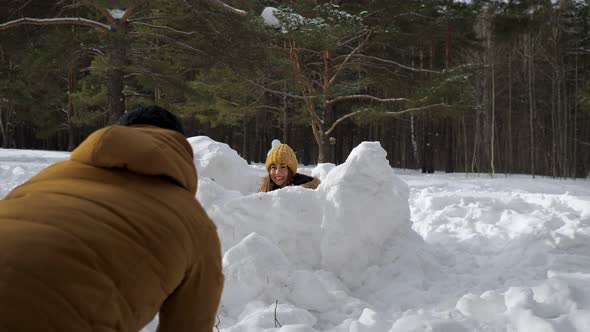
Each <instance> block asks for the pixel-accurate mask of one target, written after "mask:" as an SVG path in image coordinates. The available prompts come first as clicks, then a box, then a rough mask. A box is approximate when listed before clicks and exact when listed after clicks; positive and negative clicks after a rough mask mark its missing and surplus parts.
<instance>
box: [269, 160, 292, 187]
mask: <svg viewBox="0 0 590 332" xmlns="http://www.w3.org/2000/svg"><path fill="white" fill-rule="evenodd" d="M269 174H270V179H271V180H272V182H274V183H275V184H276V185H277V186H279V187H283V186H284V185H285V183H286V182H287V178H288V177H289V168H287V165H285V164H272V165H270V170H269Z"/></svg>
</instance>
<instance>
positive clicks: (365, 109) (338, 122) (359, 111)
mask: <svg viewBox="0 0 590 332" xmlns="http://www.w3.org/2000/svg"><path fill="white" fill-rule="evenodd" d="M368 110H370V108H363V109H362V110H358V111H354V112H352V113H348V114H346V115H344V116H342V117H340V118H339V119H338V120H336V121H334V123H332V126H330V129H328V130H326V132H325V133H324V134H325V135H330V134H331V133H332V131H334V129H335V128H336V126H338V124H340V122H342V121H344V120H346V119H348V118H352V117H353V116H355V115H357V114H360V113H363V112H366V111H368Z"/></svg>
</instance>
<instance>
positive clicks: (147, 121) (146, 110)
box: [118, 105, 184, 135]
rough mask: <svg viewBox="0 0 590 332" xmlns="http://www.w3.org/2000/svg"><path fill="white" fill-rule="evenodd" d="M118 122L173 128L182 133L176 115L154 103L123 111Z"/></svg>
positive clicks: (127, 124)
mask: <svg viewBox="0 0 590 332" xmlns="http://www.w3.org/2000/svg"><path fill="white" fill-rule="evenodd" d="M118 124H119V125H122V126H132V125H141V124H143V125H150V126H156V127H160V128H164V129H170V130H175V131H177V132H179V133H181V134H183V135H184V130H182V124H181V123H180V121H178V118H177V117H176V115H174V114H173V113H171V112H169V111H167V110H165V109H163V108H162V107H160V106H156V105H151V106H137V107H135V108H134V109H133V110H132V111H129V112H125V114H123V116H122V117H121V118H120V119H119V123H118Z"/></svg>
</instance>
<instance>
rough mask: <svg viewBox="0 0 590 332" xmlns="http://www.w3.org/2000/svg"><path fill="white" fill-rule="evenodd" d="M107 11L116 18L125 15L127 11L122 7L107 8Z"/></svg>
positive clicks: (118, 18)
mask: <svg viewBox="0 0 590 332" xmlns="http://www.w3.org/2000/svg"><path fill="white" fill-rule="evenodd" d="M107 12H108V13H109V14H110V15H111V17H112V18H114V19H115V20H120V19H122V18H123V16H125V11H124V10H121V9H107Z"/></svg>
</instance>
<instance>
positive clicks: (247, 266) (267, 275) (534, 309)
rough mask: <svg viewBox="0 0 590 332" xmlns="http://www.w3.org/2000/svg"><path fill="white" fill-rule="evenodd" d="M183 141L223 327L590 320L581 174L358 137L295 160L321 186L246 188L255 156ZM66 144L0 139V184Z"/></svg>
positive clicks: (393, 330) (588, 184) (413, 330)
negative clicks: (402, 165)
mask: <svg viewBox="0 0 590 332" xmlns="http://www.w3.org/2000/svg"><path fill="white" fill-rule="evenodd" d="M189 142H190V143H191V145H192V146H193V149H194V151H195V162H196V165H197V169H198V171H199V191H198V194H197V197H198V198H199V200H200V201H201V203H202V204H203V206H204V207H205V209H206V210H207V211H208V213H209V215H210V216H211V217H212V219H213V220H214V221H215V223H216V224H217V226H218V230H219V235H220V237H221V240H222V245H223V251H224V259H223V266H224V273H225V276H226V284H225V289H224V294H223V298H222V305H221V307H220V309H219V315H218V317H219V322H218V329H219V330H220V331H222V332H237V331H266V332H271V331H272V332H309V331H331V332H341V331H342V332H344V331H346V332H387V331H389V332H402V331H403V332H418V331H432V332H443V331H445V332H451V331H452V332H455V331H457V332H460V331H502V332H513V331H538V332H549V331H560V332H573V331H577V332H581V331H590V181H588V180H575V181H574V180H556V179H549V178H541V177H537V178H536V179H532V178H531V177H530V176H509V177H505V176H503V175H498V176H496V177H494V178H491V177H490V176H488V175H479V176H474V175H470V176H469V177H467V176H466V175H465V174H439V173H437V174H433V175H423V174H420V173H417V172H414V171H409V170H397V169H394V170H392V169H391V168H390V167H389V164H388V162H387V160H386V155H385V151H384V150H383V149H382V148H381V146H380V145H379V143H375V142H373V143H370V142H365V143H362V144H361V145H359V146H358V147H357V148H355V149H354V150H353V152H352V153H351V155H350V156H349V158H348V159H347V161H346V162H345V163H344V164H342V165H339V166H336V167H335V166H334V165H331V164H321V165H317V166H303V165H301V166H300V171H301V172H303V173H307V174H311V175H315V176H318V177H320V178H321V179H322V184H321V185H320V187H319V188H318V189H317V190H309V189H304V188H300V187H294V188H286V189H282V190H278V191H274V192H271V193H256V192H255V191H256V189H257V187H258V184H259V181H260V178H261V177H262V176H263V175H264V173H265V171H264V168H263V166H262V165H248V164H247V163H246V161H244V160H243V159H241V158H240V157H239V156H238V154H237V153H236V152H235V151H234V150H232V149H231V148H229V147H228V146H227V145H225V144H223V143H218V142H215V141H213V140H211V139H209V138H207V137H193V138H190V139H189ZM67 157H68V154H67V153H62V152H51V151H24V150H1V149H0V197H3V196H4V195H5V194H6V193H7V192H8V191H9V190H10V189H11V188H13V187H14V186H16V185H18V184H19V183H21V182H23V181H25V180H26V179H28V178H29V177H31V176H32V175H34V174H35V173H36V172H38V171H39V170H40V169H41V168H42V167H44V166H46V165H49V164H50V163H52V162H55V161H57V160H61V159H65V158H67ZM281 326H282V327H281ZM155 327H156V321H154V322H152V323H151V324H150V325H148V326H147V327H146V328H144V330H143V331H144V332H148V331H155Z"/></svg>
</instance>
